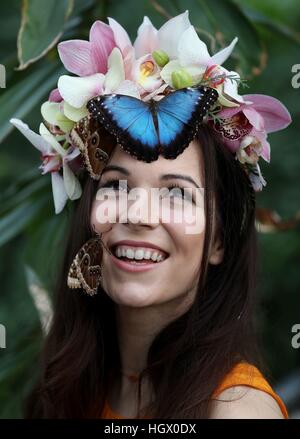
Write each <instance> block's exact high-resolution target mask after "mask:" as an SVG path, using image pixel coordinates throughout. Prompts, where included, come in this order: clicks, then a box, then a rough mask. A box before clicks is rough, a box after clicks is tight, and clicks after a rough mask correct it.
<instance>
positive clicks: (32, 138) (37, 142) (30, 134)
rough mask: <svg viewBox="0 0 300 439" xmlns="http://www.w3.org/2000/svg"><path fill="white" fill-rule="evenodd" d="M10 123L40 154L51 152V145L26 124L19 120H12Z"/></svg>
mask: <svg viewBox="0 0 300 439" xmlns="http://www.w3.org/2000/svg"><path fill="white" fill-rule="evenodd" d="M10 123H11V124H12V125H14V126H15V127H16V128H17V129H18V130H19V131H20V132H21V133H22V134H23V136H25V137H26V139H28V140H29V142H30V143H32V144H33V146H35V147H36V148H37V149H38V150H39V151H41V153H42V154H48V153H50V151H51V145H50V144H49V143H48V142H47V141H46V140H45V139H44V138H43V137H41V136H40V135H39V134H37V133H35V132H34V131H32V130H31V129H30V128H29V126H28V125H27V124H25V123H24V122H23V121H22V120H20V119H15V118H12V119H10Z"/></svg>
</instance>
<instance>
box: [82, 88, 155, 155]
mask: <svg viewBox="0 0 300 439" xmlns="http://www.w3.org/2000/svg"><path fill="white" fill-rule="evenodd" d="M87 108H88V110H89V112H90V113H91V114H92V115H93V116H94V117H95V118H96V119H97V120H99V122H100V123H102V124H103V125H104V126H105V128H106V129H107V130H108V131H109V132H110V133H111V134H113V135H114V136H115V137H116V139H117V142H118V143H120V144H121V145H122V147H123V149H125V150H126V151H128V152H129V153H130V154H132V155H134V156H136V157H137V159H139V160H144V161H147V162H151V161H153V160H155V159H157V158H158V144H159V141H158V135H157V131H156V129H155V125H154V121H153V116H152V113H151V110H150V107H149V104H148V103H145V102H143V101H142V100H140V99H137V98H134V97H131V96H126V95H117V94H112V95H104V96H98V97H96V98H94V99H91V100H90V101H89V102H88V105H87Z"/></svg>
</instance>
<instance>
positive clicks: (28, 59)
mask: <svg viewBox="0 0 300 439" xmlns="http://www.w3.org/2000/svg"><path fill="white" fill-rule="evenodd" d="M73 3H74V2H73V0H60V1H59V2H58V1H57V0H47V1H43V2H41V0H30V1H29V0H23V1H22V21H21V27H20V30H19V35H18V58H19V63H20V65H19V67H18V70H23V69H25V68H26V67H27V66H28V65H29V64H31V63H33V62H34V61H36V60H37V59H39V58H41V57H42V56H44V55H45V54H46V53H47V52H48V51H49V50H50V49H51V48H52V47H53V46H54V45H55V44H56V43H57V42H58V40H59V38H60V36H61V35H62V33H63V28H64V24H65V22H66V20H67V19H68V17H69V16H70V13H71V12H72V9H73Z"/></svg>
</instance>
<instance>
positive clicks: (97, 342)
mask: <svg viewBox="0 0 300 439" xmlns="http://www.w3.org/2000/svg"><path fill="white" fill-rule="evenodd" d="M108 166H120V167H122V168H124V170H125V171H127V172H128V173H129V176H128V177H127V176H126V175H127V174H126V175H124V172H121V171H119V170H110V171H109V170H107V172H103V174H102V177H101V179H100V182H99V187H100V188H104V187H110V188H113V189H114V190H115V191H120V190H121V191H123V190H124V189H123V188H122V186H121V189H119V180H124V181H125V180H127V181H128V188H129V189H130V188H132V187H143V188H148V189H149V188H151V187H159V188H160V187H162V186H165V187H168V188H172V187H174V185H178V186H179V187H182V188H188V189H186V190H187V192H188V193H191V194H192V192H193V191H192V188H193V187H194V185H193V183H191V182H187V181H185V180H181V179H179V178H177V179H174V178H172V179H170V180H167V181H166V180H163V181H161V180H160V178H159V177H160V176H161V175H165V174H180V175H188V176H189V177H191V178H192V179H193V180H194V181H195V182H196V184H197V185H198V186H200V187H204V188H205V189H204V206H205V228H204V230H203V229H201V228H200V233H197V234H195V233H194V234H186V233H185V226H186V224H185V223H182V224H178V223H177V224H175V223H172V222H171V223H169V224H162V223H160V222H155V223H153V222H152V223H151V222H150V221H136V218H135V217H134V216H133V217H131V218H130V217H129V218H128V221H127V222H126V223H120V222H118V218H117V222H116V223H115V224H113V223H112V224H110V227H109V228H108V225H107V224H99V223H98V222H97V215H96V212H97V208H99V204H101V203H102V202H104V201H97V200H96V197H95V195H96V191H97V183H95V182H93V181H92V180H91V179H88V180H87V182H86V185H85V189H84V193H83V196H82V197H81V200H80V202H79V205H78V207H77V210H76V214H75V216H74V221H73V225H72V228H71V231H70V236H69V240H68V246H67V253H66V257H65V264H64V267H63V270H62V275H61V282H60V286H59V288H58V290H57V293H58V294H57V301H56V307H55V314H54V322H53V326H52V329H51V331H50V334H49V335H48V337H47V340H46V343H45V350H44V356H43V363H42V377H41V381H40V383H39V385H38V387H37V388H36V390H35V392H34V393H33V394H32V398H31V403H30V404H29V406H28V409H27V416H29V417H36V416H37V417H76V418H77V417H78V418H81V417H89V416H92V417H95V416H96V417H97V416H101V411H102V409H103V405H104V404H105V401H106V405H105V412H104V413H103V414H104V415H105V414H106V416H108V417H122V416H123V417H136V416H137V403H138V388H139V384H140V399H139V403H140V408H141V409H143V408H146V407H147V406H148V408H149V412H151V410H152V411H153V415H152V416H153V417H162V418H164V417H166V418H202V417H203V418H206V417H210V418H241V417H247V418H282V417H283V416H284V415H286V413H285V409H284V405H283V403H282V402H281V401H280V400H279V398H278V396H277V395H275V394H274V393H273V392H272V391H271V389H270V388H268V387H267V383H266V382H264V380H263V379H262V378H257V377H256V376H254V377H253V375H252V374H253V373H254V374H255V373H256V370H255V369H252V368H249V369H247V368H244V369H240V370H239V369H238V368H239V366H237V368H236V369H235V370H236V373H235V376H236V378H237V384H236V385H233V384H234V376H233V375H232V380H233V381H232V382H230V379H229V381H228V379H227V386H228V385H229V386H230V387H229V388H228V389H226V382H224V378H225V377H226V374H228V373H230V371H231V370H232V369H233V368H234V366H236V365H240V364H241V362H246V363H248V364H251V365H253V366H254V365H257V366H258V367H260V368H261V367H262V366H261V362H260V355H259V352H258V349H257V343H256V337H255V334H254V331H253V325H252V319H253V305H254V303H255V270H256V260H257V255H256V232H255V226H254V219H255V211H254V208H255V203H254V193H253V188H252V186H251V185H250V184H249V180H248V177H247V176H246V174H245V173H244V171H243V170H242V169H241V167H240V166H239V163H238V162H237V161H236V160H235V159H234V158H233V157H232V155H231V154H230V152H229V151H228V150H227V149H226V148H225V147H224V146H223V145H222V144H221V143H220V142H218V140H217V139H216V138H215V136H214V134H213V132H212V131H211V130H210V129H209V128H207V127H202V129H201V130H200V131H199V134H198V138H197V139H195V140H194V141H192V142H191V144H190V145H189V147H188V148H186V150H185V151H184V152H183V153H182V154H180V155H179V156H178V157H177V158H176V159H175V160H167V159H165V158H163V157H160V158H159V160H157V161H155V162H152V163H150V164H149V163H144V162H141V161H137V160H136V159H134V158H132V157H131V156H130V155H129V154H127V153H126V152H124V151H123V150H122V149H121V148H120V147H119V146H118V147H117V148H116V149H115V152H114V153H113V155H112V157H111V160H110V163H109V165H108ZM108 166H107V169H108ZM169 196H171V195H169ZM189 202H192V201H189ZM173 203H174V204H173V209H174V206H175V207H176V203H178V201H176V199H175V197H174V201H173ZM111 207H112V206H111ZM196 208H197V209H200V210H201V209H202V205H201V201H200V202H199V203H198V206H197V207H196ZM93 225H96V230H97V231H98V232H99V233H102V240H103V242H104V243H105V244H106V246H107V248H108V249H109V248H111V246H112V244H114V243H117V242H119V241H121V240H132V241H135V242H136V243H137V244H138V242H139V241H145V242H148V243H149V245H150V246H151V244H155V245H156V246H159V247H160V248H161V249H162V250H163V251H164V252H165V253H166V254H167V255H168V257H167V258H166V259H165V260H164V261H163V262H153V269H150V270H148V271H141V272H129V271H127V269H124V268H120V267H119V266H117V265H116V263H115V262H114V261H113V259H112V257H111V255H110V254H109V253H107V252H104V255H103V265H102V266H103V284H102V285H101V288H100V291H98V294H97V295H95V296H94V297H93V300H91V298H90V297H87V296H85V295H82V294H77V292H74V291H71V292H70V290H69V289H68V288H67V286H66V274H67V272H68V267H69V266H70V263H71V261H72V259H73V257H74V254H75V253H76V251H77V249H78V248H79V247H80V246H81V245H82V244H83V243H84V242H85V241H86V240H87V239H88V238H89V237H90V236H91V232H90V231H91V230H92V227H93ZM107 229H108V230H107ZM103 230H106V231H105V232H103ZM140 247H143V245H141V246H140ZM155 264H157V265H156V266H155ZM160 264H161V265H160ZM127 265H128V264H127ZM75 293H76V294H75ZM142 372H143V374H142ZM245 373H246V375H245V376H243V374H245ZM132 374H133V375H136V374H139V375H140V376H139V380H137V379H133V377H131V376H130V375H132ZM239 374H240V375H239ZM247 374H248V375H247ZM239 376H240V381H239V380H238V377H239ZM251 380H253V381H251ZM222 381H223V386H225V388H224V390H223V391H222V392H221V393H220V394H219V395H218V398H217V400H214V401H213V402H212V397H213V394H214V391H215V390H216V389H217V387H218V386H219V385H220V384H221V383H222ZM230 384H231V385H230ZM250 386H251V387H250ZM252 386H253V387H252ZM215 398H216V396H214V399H215ZM275 398H276V399H277V401H276V399H275ZM218 400H220V401H218ZM222 400H226V402H222ZM229 401H230V402H229ZM151 402H152V405H151ZM150 408H151V410H150ZM151 413H152V412H151ZM143 415H144V416H147V413H146V414H145V413H143V412H142V413H141V416H143Z"/></svg>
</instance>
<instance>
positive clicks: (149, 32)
mask: <svg viewBox="0 0 300 439" xmlns="http://www.w3.org/2000/svg"><path fill="white" fill-rule="evenodd" d="M133 46H134V49H135V55H136V57H137V58H140V57H141V56H143V55H145V54H146V53H152V52H153V51H154V50H155V49H156V48H157V47H158V40H157V29H156V28H155V27H154V26H153V24H152V23H151V21H150V20H149V18H148V17H147V16H145V17H144V20H143V23H142V24H141V25H140V27H139V28H138V31H137V38H136V40H135V42H134V44H133Z"/></svg>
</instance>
